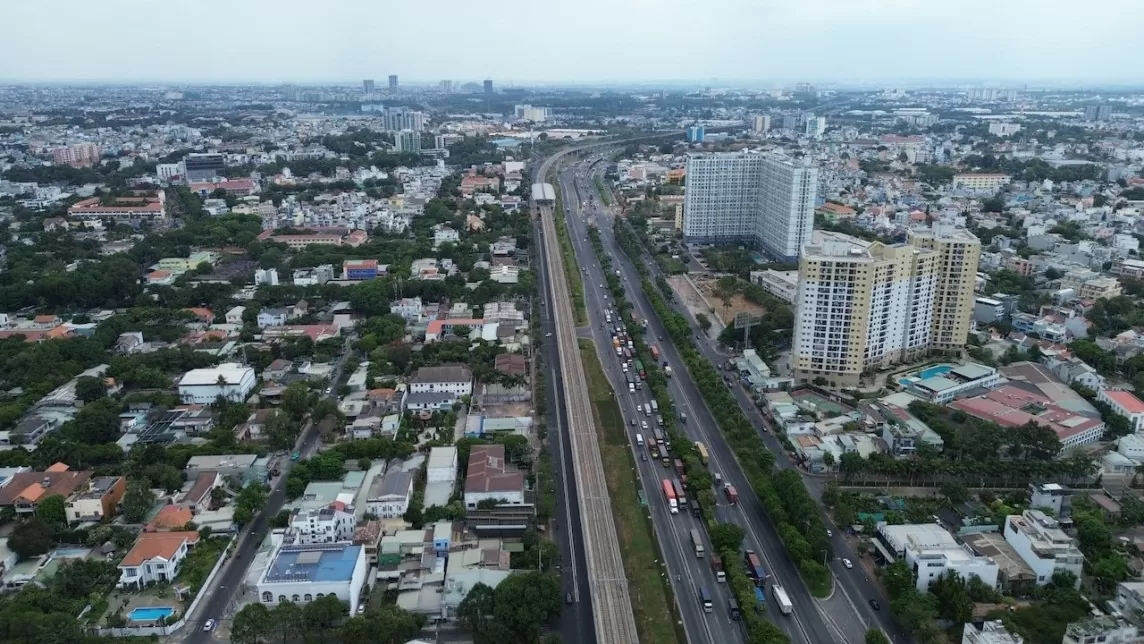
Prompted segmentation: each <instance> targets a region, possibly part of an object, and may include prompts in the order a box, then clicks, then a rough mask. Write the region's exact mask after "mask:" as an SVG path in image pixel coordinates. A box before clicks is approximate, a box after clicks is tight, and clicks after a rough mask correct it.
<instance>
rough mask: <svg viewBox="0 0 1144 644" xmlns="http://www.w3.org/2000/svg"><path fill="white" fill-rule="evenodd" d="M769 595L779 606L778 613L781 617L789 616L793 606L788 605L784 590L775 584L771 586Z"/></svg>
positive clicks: (788, 598) (788, 600) (788, 599)
mask: <svg viewBox="0 0 1144 644" xmlns="http://www.w3.org/2000/svg"><path fill="white" fill-rule="evenodd" d="M771 594H773V595H774V596H775V603H776V604H778V605H779V612H780V613H782V614H783V615H790V612H791V611H792V610H794V604H792V603H790V597H787V594H786V589H785V588H783V587H782V586H780V585H778V584H775V585H774V586H771Z"/></svg>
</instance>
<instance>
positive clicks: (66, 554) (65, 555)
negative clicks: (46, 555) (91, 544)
mask: <svg viewBox="0 0 1144 644" xmlns="http://www.w3.org/2000/svg"><path fill="white" fill-rule="evenodd" d="M90 554H91V548H57V549H56V551H55V552H53V553H52V555H53V556H56V557H59V558H61V559H81V558H83V557H86V556H88V555H90Z"/></svg>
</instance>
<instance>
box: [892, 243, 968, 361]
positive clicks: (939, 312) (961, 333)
mask: <svg viewBox="0 0 1144 644" xmlns="http://www.w3.org/2000/svg"><path fill="white" fill-rule="evenodd" d="M907 240H908V242H909V244H910V245H912V246H914V247H917V248H922V249H926V250H932V251H935V252H936V253H937V263H936V264H935V267H934V285H935V289H934V294H933V300H934V305H933V330H932V335H931V338H930V347H931V348H932V349H935V350H937V351H953V350H959V349H961V348H962V347H964V346H965V343H966V340H967V338H968V336H969V325H970V322H971V320H972V318H973V307H974V304H975V301H976V300H975V298H974V294H973V289H974V286H976V284H977V267H978V264H979V262H980V260H981V240H979V239H977V237H975V236H974V235H973V233H971V232H969V231H968V230H966V229H964V228H957V227H955V226H953V225H951V224H945V223H935V224H934V225H933V227H932V228H931V229H930V230H928V231H915V230H911V231H910V232H909V235H908V238H907Z"/></svg>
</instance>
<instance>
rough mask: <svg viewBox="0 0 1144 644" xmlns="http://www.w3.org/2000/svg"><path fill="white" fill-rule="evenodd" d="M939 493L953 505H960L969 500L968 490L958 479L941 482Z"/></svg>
mask: <svg viewBox="0 0 1144 644" xmlns="http://www.w3.org/2000/svg"><path fill="white" fill-rule="evenodd" d="M941 493H942V495H943V496H945V498H947V499H949V502H950V503H951V504H953V505H961V504H962V503H965V502H966V501H967V500H969V490H967V489H966V487H965V484H964V483H961V482H960V481H946V482H945V483H942V484H941Z"/></svg>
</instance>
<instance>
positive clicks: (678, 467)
mask: <svg viewBox="0 0 1144 644" xmlns="http://www.w3.org/2000/svg"><path fill="white" fill-rule="evenodd" d="M672 465H674V466H675V473H676V474H678V475H679V477H680V478H684V479H686V478H687V474H684V470H683V460H682V459H678V458H677V459H675V460H674V461H672Z"/></svg>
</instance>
